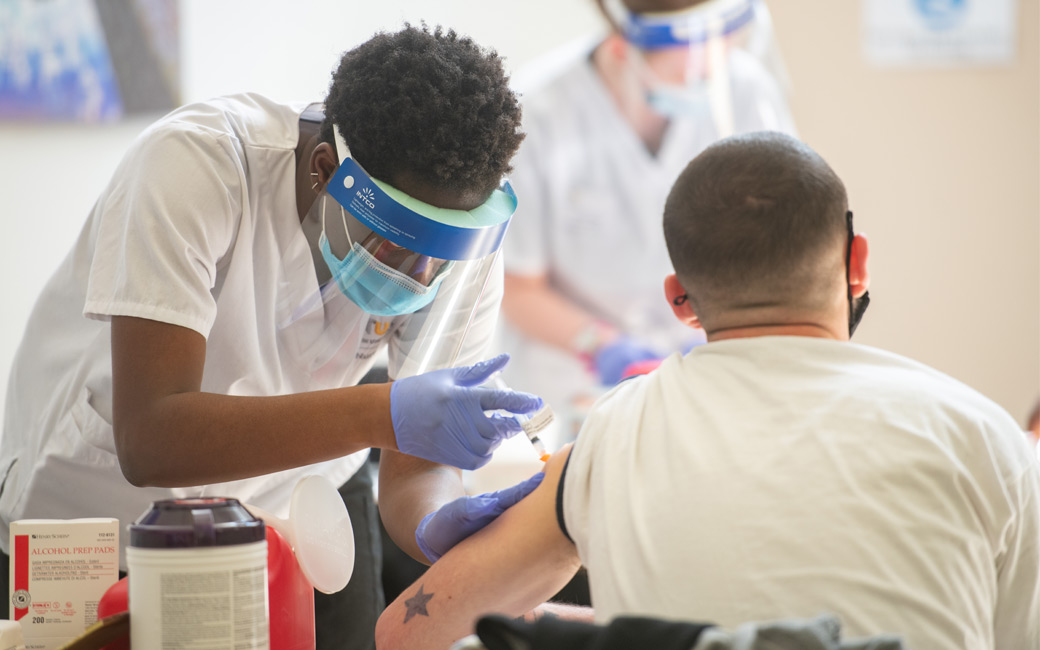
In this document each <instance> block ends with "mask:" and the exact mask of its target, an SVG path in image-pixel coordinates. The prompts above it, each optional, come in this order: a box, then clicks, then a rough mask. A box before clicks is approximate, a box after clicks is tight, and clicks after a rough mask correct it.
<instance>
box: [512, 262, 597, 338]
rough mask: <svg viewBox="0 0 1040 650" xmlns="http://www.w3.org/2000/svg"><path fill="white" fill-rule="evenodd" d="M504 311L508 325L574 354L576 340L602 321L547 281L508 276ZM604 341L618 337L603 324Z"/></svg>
mask: <svg viewBox="0 0 1040 650" xmlns="http://www.w3.org/2000/svg"><path fill="white" fill-rule="evenodd" d="M502 308H503V312H504V314H505V316H506V318H507V319H508V320H509V324H510V325H512V326H513V327H515V328H516V329H517V330H519V331H520V332H522V333H523V334H525V335H526V336H529V337H531V338H533V339H536V340H539V341H542V342H544V343H547V344H549V345H553V346H555V347H557V348H560V349H561V350H565V351H567V352H570V353H572V354H574V353H576V350H574V343H575V340H576V339H578V338H579V335H580V334H581V333H582V332H583V331H585V330H587V329H588V328H589V327H590V326H593V325H595V324H597V323H600V320H599V319H598V318H597V317H596V316H595V315H594V314H592V313H591V312H589V311H588V310H587V309H584V308H583V307H582V306H580V305H578V304H576V303H575V302H573V301H572V300H570V299H568V298H567V297H566V296H564V295H562V294H560V293H559V292H558V291H556V290H555V289H553V288H552V287H551V286H549V284H548V282H547V281H546V280H545V279H544V278H537V279H536V278H523V277H516V276H510V275H507V276H506V292H505V297H504V298H503V300H502ZM601 326H602V327H603V330H604V331H603V337H602V338H603V339H604V342H605V340H606V339H609V338H611V335H614V336H616V332H612V331H610V330H612V328H610V327H609V326H605V325H602V324H601Z"/></svg>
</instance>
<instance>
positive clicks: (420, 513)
mask: <svg viewBox="0 0 1040 650" xmlns="http://www.w3.org/2000/svg"><path fill="white" fill-rule="evenodd" d="M464 494H465V490H463V488H462V473H461V472H460V471H459V470H457V469H455V468H454V467H448V466H446V465H438V464H437V463H431V462H429V461H426V460H422V459H420V458H415V457H413V456H408V455H406V454H402V453H400V452H395V451H384V452H383V453H382V455H381V456H380V458H379V515H380V517H381V518H382V519H383V526H384V527H385V528H386V531H387V533H389V535H390V538H391V539H393V540H394V543H395V544H397V546H398V547H400V548H401V550H403V551H404V552H406V553H408V555H410V556H412V557H413V558H415V559H416V560H418V561H420V562H423V563H424V564H428V563H429V560H428V559H427V558H426V556H425V555H424V554H423V552H422V551H421V550H419V546H418V544H416V541H415V529H416V527H417V526H418V525H419V522H420V521H421V520H422V518H423V517H425V516H426V515H427V514H429V513H431V512H433V511H434V510H437V509H438V508H440V507H441V506H442V505H444V504H445V503H448V502H449V501H453V500H454V499H457V498H459V497H461V496H463V495H464Z"/></svg>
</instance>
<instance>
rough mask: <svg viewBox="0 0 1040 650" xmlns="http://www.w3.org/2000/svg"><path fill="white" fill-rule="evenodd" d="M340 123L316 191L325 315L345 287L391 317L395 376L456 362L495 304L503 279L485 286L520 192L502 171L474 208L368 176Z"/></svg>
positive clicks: (385, 319) (380, 318)
mask: <svg viewBox="0 0 1040 650" xmlns="http://www.w3.org/2000/svg"><path fill="white" fill-rule="evenodd" d="M334 130H335V135H336V151H337V155H338V157H339V159H340V164H339V167H338V169H337V170H336V172H335V174H334V175H333V177H332V178H331V179H330V180H329V182H328V184H327V186H326V192H327V194H323V195H322V196H320V197H319V198H318V199H317V200H318V201H321V202H322V203H321V206H320V211H321V212H320V214H321V227H322V230H321V235H320V236H319V238H318V245H319V249H320V252H321V257H322V258H323V260H324V261H325V264H326V265H327V266H328V268H329V271H330V272H331V275H332V277H331V279H330V280H329V282H327V283H326V284H325V285H324V286H323V288H322V290H321V296H322V301H321V302H322V309H323V310H324V311H325V315H326V320H328V319H329V316H330V314H334V313H335V312H337V311H342V310H343V307H342V306H343V304H344V303H343V298H344V297H346V298H347V299H349V301H350V303H353V305H355V306H357V307H360V308H361V309H362V310H363V311H364V312H366V313H367V314H370V315H371V316H374V317H377V319H376V320H377V324H378V323H379V322H382V323H384V324H385V325H384V327H386V328H389V327H393V328H394V330H393V332H392V336H393V337H394V342H393V344H392V345H391V346H390V362H391V372H392V373H393V375H394V376H395V378H401V377H405V376H410V375H415V374H419V373H422V372H426V371H429V370H434V369H437V368H442V367H449V366H452V365H455V364H456V361H457V360H458V359H459V357H460V354H461V353H462V351H463V350H464V346H465V345H466V343H467V333H468V332H469V331H470V329H471V327H472V326H473V324H474V322H475V321H480V320H486V319H488V318H490V319H493V318H494V317H495V315H496V314H497V311H498V303H499V300H500V298H501V295H500V287H499V286H498V285H499V284H500V283H494V286H495V287H496V289H498V290H493V291H489V290H488V288H489V286H490V285H491V284H492V283H490V280H491V279H492V277H493V274H494V272H495V271H496V269H497V270H498V272H499V273H500V272H501V267H500V265H498V264H497V260H498V252H499V248H500V246H501V243H502V239H503V237H504V236H505V232H506V228H507V226H508V225H509V220H510V218H511V217H512V215H513V212H514V211H515V210H516V205H517V200H516V194H515V193H514V192H513V189H512V187H511V186H510V185H509V183H508V182H506V181H503V183H502V185H500V186H499V188H498V189H496V190H495V191H494V192H492V194H491V196H490V197H488V199H487V200H486V201H485V202H484V203H483V204H482V205H480V206H478V207H476V208H474V209H472V210H452V209H445V208H438V207H436V206H433V205H430V204H428V203H424V202H422V201H420V200H418V199H415V198H413V197H411V196H409V195H408V194H406V193H404V192H402V191H401V190H399V189H397V188H395V187H393V186H391V185H389V184H387V183H384V182H382V181H380V180H377V179H375V178H373V177H371V176H369V175H368V173H367V172H365V170H364V169H362V167H361V166H360V165H359V164H358V163H357V161H356V160H354V159H353V157H351V154H350V149H349V147H348V146H347V143H346V142H345V141H344V139H343V137H342V136H341V135H340V133H339V129H338V128H336V129H334ZM351 311H356V310H351ZM406 315H410V317H409V318H398V317H400V316H406ZM488 329H489V328H488ZM482 331H483V330H482ZM377 333H378V327H377Z"/></svg>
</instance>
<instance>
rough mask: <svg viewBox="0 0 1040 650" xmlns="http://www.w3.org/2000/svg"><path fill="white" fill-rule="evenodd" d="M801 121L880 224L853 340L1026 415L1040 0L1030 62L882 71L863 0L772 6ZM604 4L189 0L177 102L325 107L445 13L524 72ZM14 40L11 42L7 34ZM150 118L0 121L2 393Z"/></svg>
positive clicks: (861, 218)
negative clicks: (873, 62) (361, 57)
mask: <svg viewBox="0 0 1040 650" xmlns="http://www.w3.org/2000/svg"><path fill="white" fill-rule="evenodd" d="M771 6H772V7H773V13H774V16H775V18H776V26H777V31H778V35H779V41H780V45H781V47H782V48H783V49H784V51H785V54H786V56H787V63H788V67H789V68H790V72H791V77H792V80H793V82H794V84H795V91H796V93H795V96H794V104H793V109H794V113H795V118H796V120H798V122H799V128H800V129H801V132H802V134H803V136H805V138H806V140H807V141H808V142H809V144H810V145H812V146H814V147H815V148H817V150H818V151H820V152H821V153H822V154H823V155H824V156H825V157H826V158H827V159H828V160H829V161H830V162H831V163H832V164H833V165H834V167H835V169H836V170H837V171H838V173H839V174H840V175H841V176H842V177H843V178H844V179H845V181H846V184H847V185H848V186H849V190H850V195H851V198H852V201H853V204H854V207H855V208H856V209H857V212H856V219H857V226H858V227H859V228H861V229H864V230H866V231H867V232H868V233H869V234H871V235H872V244H873V260H872V261H873V262H874V280H875V285H874V291H873V292H872V293H873V296H874V299H875V304H874V305H873V306H872V307H871V309H870V311H869V312H868V314H867V317H866V320H865V321H864V324H863V326H862V327H861V329H860V331H859V332H858V333H857V339H858V340H860V341H862V342H865V343H869V344H872V345H877V346H880V347H884V348H887V349H891V350H894V351H897V352H900V353H903V354H907V355H910V356H913V357H915V358H918V359H920V360H921V361H924V362H926V363H929V364H930V365H933V366H936V367H938V368H939V369H941V370H944V371H945V372H948V373H950V374H953V375H954V376H955V377H957V378H959V379H961V380H962V381H965V382H966V383H968V384H970V385H972V386H974V387H976V388H978V389H980V390H982V391H983V392H984V393H986V394H987V395H989V396H990V397H992V398H994V399H995V400H997V401H998V402H999V403H1001V404H1002V405H1003V406H1004V407H1005V408H1007V409H1008V410H1009V411H1010V412H1011V413H1012V415H1014V416H1015V418H1016V419H1017V420H1020V421H1021V420H1023V419H1024V417H1025V412H1026V410H1027V409H1028V407H1029V405H1030V404H1031V402H1032V401H1033V400H1034V399H1035V398H1036V396H1037V395H1040V194H1038V189H1037V188H1038V185H1040V155H1038V152H1040V149H1038V142H1040V73H1038V65H1040V64H1038V61H1040V55H1038V41H1040V27H1038V25H1040V20H1038V11H1037V0H1022V2H1021V7H1022V11H1021V12H1020V18H1019V20H1020V34H1019V38H1020V43H1019V48H1018V63H1017V64H1016V66H1014V67H1012V68H1010V69H996V70H976V71H965V70H956V69H955V70H945V71H936V70H916V71H909V72H908V71H880V70H877V69H870V68H868V67H866V66H865V65H864V64H863V63H862V61H861V59H860V57H859V23H858V17H859V3H857V2H834V1H833V0H784V1H783V2H772V3H771ZM591 7H592V0H524V1H522V2H517V1H515V0H513V1H508V2H507V1H506V0H480V1H479V2H477V1H470V0H383V1H382V2H375V3H361V2H352V1H349V0H348V1H334V0H295V1H294V2H292V3H290V2H285V1H283V0H278V1H276V0H221V1H220V2H213V1H212V0H181V8H182V14H181V18H182V23H181V29H182V62H183V88H184V97H183V98H184V100H185V101H192V100H197V99H204V98H206V97H210V96H214V95H218V94H224V93H229V92H237V91H244V90H252V91H258V92H262V93H265V94H267V95H270V96H272V97H274V98H276V99H280V100H308V99H315V100H317V99H320V98H321V97H323V96H324V93H325V90H326V88H327V85H328V80H329V74H330V72H331V70H332V67H333V66H334V65H335V64H336V62H337V61H338V59H339V55H340V53H341V52H343V51H345V50H347V49H349V48H350V47H352V46H354V45H356V44H358V43H360V42H362V41H363V40H365V39H366V38H368V37H369V36H370V35H371V34H372V33H373V32H375V31H377V30H379V29H388V30H392V29H396V28H397V27H399V26H400V25H401V23H402V21H403V20H406V19H407V20H411V21H413V22H418V21H419V20H420V19H423V18H425V19H426V21H427V22H428V23H430V24H438V23H443V24H449V25H452V26H453V27H455V28H456V30H457V31H459V32H461V33H465V34H468V35H470V36H473V37H474V38H475V39H476V40H477V41H478V42H480V43H482V44H484V45H488V46H491V47H494V48H496V49H497V50H498V51H499V53H500V54H502V55H503V56H505V57H506V64H507V67H508V68H510V69H514V70H515V69H516V68H517V67H519V66H520V65H522V64H524V63H526V62H528V61H530V60H531V59H533V58H534V57H536V56H537V55H539V54H541V53H543V52H545V51H547V50H548V49H550V48H551V47H553V46H555V45H557V44H560V43H563V42H565V41H567V40H569V39H570V38H572V37H574V36H575V35H577V34H579V33H582V32H586V31H589V30H591V29H595V28H598V25H599V23H598V20H597V18H596V16H595V14H594V12H593V11H592V8H591ZM0 37H2V35H0ZM150 119H151V118H146V119H140V120H135V121H126V122H122V123H119V124H115V125H108V126H100V127H99V126H81V125H60V126H57V125H38V126H28V125H10V124H6V125H5V124H0V206H2V209H3V215H4V225H5V230H4V235H3V237H2V239H0V278H2V279H0V283H2V285H0V286H2V287H3V290H2V293H0V296H2V297H3V300H4V307H3V309H2V314H3V318H2V319H0V396H2V395H3V391H4V390H5V388H6V382H7V370H8V368H9V367H10V363H11V359H12V357H13V354H14V351H15V348H16V346H17V344H18V340H19V339H20V337H21V333H22V329H23V328H24V326H25V321H26V319H27V318H28V314H29V310H30V308H31V306H32V302H33V300H34V299H35V296H36V294H37V293H38V292H39V290H40V288H41V287H42V286H43V284H44V283H45V281H46V280H47V277H48V276H49V274H50V273H51V272H52V271H53V269H54V268H55V267H56V266H57V264H58V263H59V261H60V260H61V258H62V257H63V255H64V254H65V252H66V250H67V249H68V248H69V246H70V245H71V243H72V241H73V240H74V239H75V237H76V235H77V234H78V232H79V229H80V227H81V225H82V222H83V220H84V218H85V217H86V214H87V211H88V210H89V209H90V206H91V205H92V203H93V201H94V198H95V196H96V195H97V193H98V192H99V191H100V189H101V188H102V186H103V185H104V183H105V182H106V181H107V179H108V176H109V174H110V173H111V172H112V170H113V169H114V167H115V165H116V163H117V162H118V160H119V157H120V156H121V155H122V152H123V151H124V150H125V148H126V147H127V145H128V144H129V142H130V141H131V140H132V139H133V137H134V136H135V135H136V134H137V133H138V132H139V131H140V130H141V129H142V128H143V127H144V126H145V125H146V124H147V123H148V121H150Z"/></svg>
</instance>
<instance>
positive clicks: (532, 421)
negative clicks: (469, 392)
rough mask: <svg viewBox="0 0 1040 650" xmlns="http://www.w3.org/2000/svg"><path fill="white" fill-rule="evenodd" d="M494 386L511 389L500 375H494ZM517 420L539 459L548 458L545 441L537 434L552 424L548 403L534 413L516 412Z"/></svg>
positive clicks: (545, 459)
mask: <svg viewBox="0 0 1040 650" xmlns="http://www.w3.org/2000/svg"><path fill="white" fill-rule="evenodd" d="M494 383H495V387H496V388H500V389H502V390H512V389H511V388H509V386H507V385H506V382H505V381H503V380H502V375H496V376H495V379H494ZM513 417H515V418H516V419H517V420H518V421H519V422H520V426H521V427H523V429H524V433H525V434H526V435H527V439H528V440H530V441H531V444H532V445H533V446H534V450H535V452H537V454H538V458H539V460H541V461H542V462H543V463H544V462H545V461H547V460H549V457H550V456H551V454H550V453H549V450H548V449H546V447H545V443H544V442H542V439H541V437H540V436H539V434H540V433H541V432H542V430H543V429H545V428H546V427H547V426H549V425H550V424H552V421H553V412H552V408H551V407H550V406H549V405H548V404H543V405H542V408H540V409H538V410H537V411H535V413H534V415H524V414H521V413H516V414H514V416H513Z"/></svg>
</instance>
